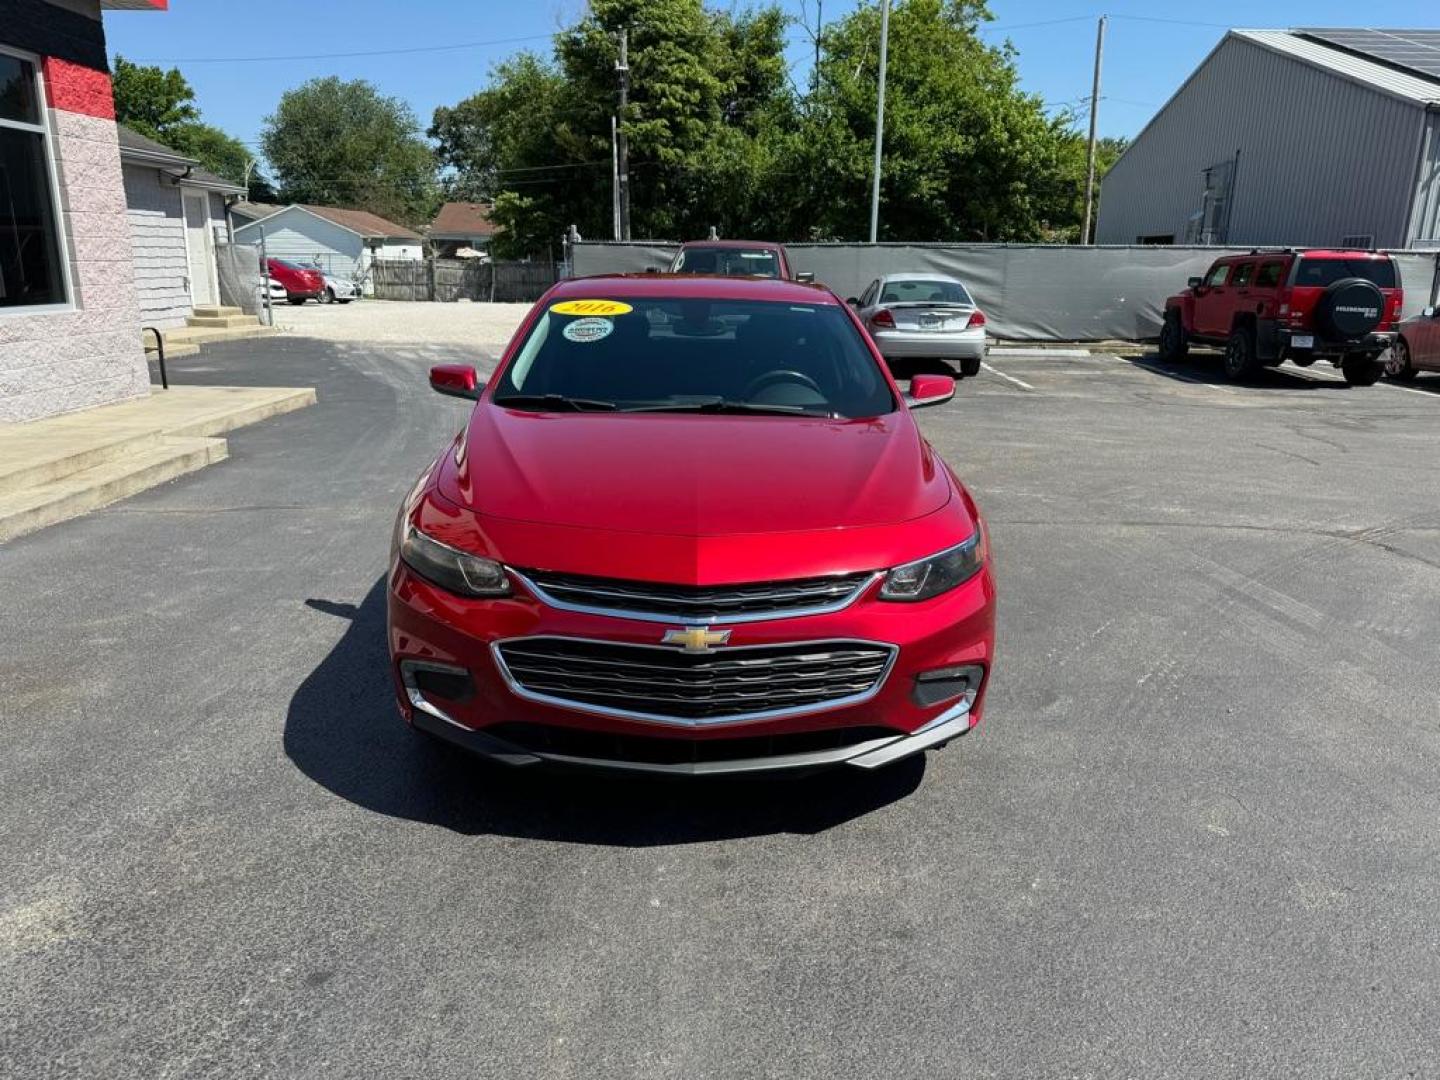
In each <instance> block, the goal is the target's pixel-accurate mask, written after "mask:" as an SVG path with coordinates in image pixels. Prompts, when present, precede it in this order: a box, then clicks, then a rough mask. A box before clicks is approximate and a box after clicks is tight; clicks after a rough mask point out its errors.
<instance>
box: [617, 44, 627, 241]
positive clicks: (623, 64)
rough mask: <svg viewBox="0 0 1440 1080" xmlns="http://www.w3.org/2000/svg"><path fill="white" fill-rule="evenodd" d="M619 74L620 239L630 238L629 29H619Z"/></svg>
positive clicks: (618, 163) (618, 188)
mask: <svg viewBox="0 0 1440 1080" xmlns="http://www.w3.org/2000/svg"><path fill="white" fill-rule="evenodd" d="M615 72H616V74H617V75H619V76H620V112H619V120H618V123H617V125H616V133H615V158H616V166H615V170H616V177H617V179H618V183H617V185H616V190H617V191H618V193H619V198H620V237H619V238H620V239H621V240H629V239H630V146H629V143H628V141H627V140H626V138H625V107H626V105H628V104H629V101H630V29H629V27H623V28H622V29H621V30H620V62H619V63H618V64H616V65H615Z"/></svg>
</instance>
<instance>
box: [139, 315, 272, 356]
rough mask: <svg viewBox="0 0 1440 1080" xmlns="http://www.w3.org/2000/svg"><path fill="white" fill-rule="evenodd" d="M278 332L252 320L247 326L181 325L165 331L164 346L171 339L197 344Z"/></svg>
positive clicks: (168, 345)
mask: <svg viewBox="0 0 1440 1080" xmlns="http://www.w3.org/2000/svg"><path fill="white" fill-rule="evenodd" d="M278 332H279V331H277V330H276V329H275V328H274V327H270V326H261V325H260V324H259V323H257V322H252V323H250V324H249V325H248V326H181V327H177V328H176V329H174V330H166V331H165V348H166V349H167V350H168V349H169V348H170V343H171V342H172V341H173V342H176V343H177V344H181V345H198V344H201V343H202V342H206V341H235V340H239V339H241V338H252V337H264V336H265V335H267V334H274V333H278ZM167 356H168V353H167Z"/></svg>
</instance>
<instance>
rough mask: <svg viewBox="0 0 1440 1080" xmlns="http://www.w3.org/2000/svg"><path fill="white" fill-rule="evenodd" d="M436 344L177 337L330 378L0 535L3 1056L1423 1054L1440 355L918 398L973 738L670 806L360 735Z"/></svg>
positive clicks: (333, 1066) (761, 1063) (1047, 1059)
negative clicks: (978, 583)
mask: <svg viewBox="0 0 1440 1080" xmlns="http://www.w3.org/2000/svg"><path fill="white" fill-rule="evenodd" d="M407 307H408V306H406V305H391V304H385V305H381V304H370V303H368V302H367V303H362V304H360V305H355V306H353V307H352V308H351V309H350V310H348V311H347V310H344V309H341V310H339V311H337V312H331V311H328V310H320V309H316V310H314V311H313V312H312V311H311V310H309V309H305V310H303V311H300V312H296V313H287V314H292V317H295V318H297V319H304V320H311V319H313V320H314V321H315V324H316V325H323V326H324V327H325V328H327V329H329V330H334V329H335V328H337V327H343V326H347V325H349V324H348V323H346V322H344V321H343V320H347V319H354V320H368V319H372V318H373V319H376V320H378V321H379V322H382V323H387V324H388V320H390V319H392V318H394V316H393V315H392V312H402V311H404V310H406V308H407ZM456 310H457V311H464V310H465V309H463V308H457V309H456ZM467 314H468V312H467ZM337 315H338V318H335V316H337ZM475 315H476V318H477V323H476V327H477V331H476V332H477V335H478V334H480V333H482V332H483V331H482V330H480V329H479V328H481V327H486V326H490V325H498V313H491V314H486V313H485V309H483V308H480V307H478V306H477V307H476V309H475ZM487 318H490V319H495V320H496V322H495V323H493V324H492V323H486V322H484V321H483V320H484V319H487ZM397 324H398V325H403V324H404V319H403V317H402V318H401V319H400V320H398V323H397ZM388 332H390V331H389V329H387V333H388ZM475 350H476V346H475V345H474V344H473V343H472V342H471V341H469V340H468V339H467V340H465V341H463V342H461V343H459V344H450V345H446V344H443V343H439V342H435V341H431V342H430V343H428V344H427V343H423V342H421V343H417V342H416V338H415V337H414V336H409V337H404V338H403V344H397V345H375V344H373V343H365V342H356V341H347V340H339V341H318V340H315V339H314V338H313V337H301V336H298V334H295V335H284V336H279V337H274V338H267V339H261V340H257V341H253V342H232V343H224V344H219V345H214V346H207V347H206V349H205V350H203V351H202V353H201V354H200V355H198V356H195V357H190V358H185V359H180V360H177V361H176V362H175V363H174V364H173V367H172V377H173V378H175V379H176V381H177V382H186V381H189V382H214V383H245V382H250V383H261V384H264V383H272V384H273V383H291V384H295V383H313V384H315V385H316V386H317V387H318V388H319V398H320V401H319V404H318V405H317V406H315V407H313V408H311V409H307V410H304V411H302V412H298V413H294V414H291V415H288V416H284V417H279V418H276V419H274V420H271V421H268V422H266V423H264V424H260V425H257V426H255V427H252V428H246V429H242V430H240V431H237V432H235V433H233V434H232V435H231V436H230V451H231V457H230V459H229V460H228V461H227V462H225V463H223V464H221V465H218V466H216V467H214V468H211V469H207V470H205V471H203V472H201V473H198V474H195V475H193V476H189V477H186V478H183V479H181V480H179V481H176V482H174V483H172V484H169V485H167V486H165V487H163V488H160V489H156V490H154V491H151V492H148V493H146V494H144V495H141V496H138V497H136V498H134V499H131V500H129V501H127V502H124V503H122V504H119V505H117V506H115V507H112V508H110V509H107V510H105V511H102V512H100V513H96V514H93V515H91V516H89V517H87V518H84V519H80V520H76V521H71V522H67V523H65V524H63V525H59V526H56V527H54V528H51V529H48V530H45V531H43V532H40V533H37V534H34V535H32V536H28V537H24V538H22V539H21V540H19V541H16V542H13V543H11V544H8V545H6V546H5V547H4V548H0V566H3V567H4V570H5V583H6V592H5V604H4V607H3V609H0V714H3V715H0V740H3V741H0V747H3V753H0V866H3V867H4V872H3V874H0V1062H3V1068H0V1073H3V1074H4V1075H5V1076H7V1077H9V1076H13V1077H17V1078H18V1077H25V1078H30V1077H77V1078H78V1077H86V1078H90V1077H106V1078H107V1080H121V1078H131V1077H134V1078H146V1080H153V1078H169V1077H177V1078H178V1077H184V1078H187V1080H188V1078H219V1077H241V1076H264V1077H347V1078H348V1077H377V1078H386V1080H391V1078H396V1077H405V1078H430V1077H437V1078H438V1077H456V1076H467V1077H468V1076H485V1077H497V1078H506V1080H509V1078H515V1077H536V1078H539V1077H545V1078H550V1077H565V1078H576V1080H592V1078H602V1077H604V1078H608V1077H616V1078H625V1080H633V1078H647V1080H648V1078H657V1080H658V1078H665V1080H669V1078H676V1080H681V1078H683V1080H701V1078H709V1077H716V1078H726V1080H730V1078H743V1077H756V1078H759V1077H783V1078H785V1080H805V1078H812V1077H813V1078H825V1080H830V1078H834V1077H847V1078H848V1077H881V1078H884V1080H901V1078H911V1077H915V1078H926V1080H933V1078H937V1077H967V1078H969V1077H1003V1078H1007V1080H1010V1078H1030V1077H1034V1078H1062V1077H1063V1078H1072V1077H1107V1078H1108V1077H1120V1078H1126V1077H1137V1078H1138V1077H1143V1078H1145V1080H1158V1078H1167V1077H1174V1078H1191V1077H1207V1078H1235V1080H1256V1078H1269V1077H1292V1076H1303V1077H1307V1078H1330V1077H1333V1078H1346V1080H1350V1078H1356V1077H1366V1078H1370V1077H1396V1078H1399V1077H1422V1076H1432V1075H1434V1070H1435V1063H1436V1062H1437V1061H1440V1015H1437V1013H1440V1006H1437V1002H1440V869H1437V867H1440V816H1437V813H1436V806H1437V803H1440V727H1437V723H1436V701H1437V699H1440V669H1437V665H1436V664H1435V642H1436V640H1437V638H1440V470H1437V469H1436V468H1435V460H1436V458H1437V450H1440V434H1437V432H1440V394H1437V391H1440V378H1437V377H1434V376H1422V377H1421V378H1420V379H1419V380H1418V381H1417V382H1416V384H1414V385H1413V386H1411V387H1407V388H1405V389H1398V388H1395V387H1389V386H1378V387H1374V388H1371V389H1367V390H1349V389H1347V388H1345V387H1344V386H1343V385H1342V384H1340V383H1339V382H1338V381H1337V380H1336V379H1335V378H1334V377H1333V376H1332V375H1331V374H1330V373H1329V372H1328V371H1315V370H1314V369H1312V370H1311V371H1308V372H1300V371H1296V370H1290V369H1285V370H1281V371H1278V372H1273V373H1269V374H1267V375H1266V377H1265V379H1264V381H1263V382H1261V383H1260V384H1258V385H1256V386H1251V387H1228V386H1221V385H1217V384H1216V382H1215V373H1216V368H1215V362H1214V361H1210V362H1208V363H1206V362H1202V361H1198V360H1197V361H1195V362H1192V363H1189V364H1185V365H1177V366H1164V365H1160V364H1158V363H1156V362H1155V361H1153V360H1147V359H1140V360H1136V361H1125V360H1120V359H1117V358H1114V357H1105V356H1097V357H1063V358H1062V357H1057V358H1044V357H1033V356H1026V357H1020V356H1006V357H1004V358H998V357H996V358H992V360H991V366H992V369H993V370H989V371H986V372H984V373H983V374H982V375H981V376H980V377H979V378H977V379H975V380H967V381H966V382H965V383H964V384H963V386H962V389H961V391H960V393H959V394H958V395H957V397H956V398H955V400H954V401H952V402H950V403H948V404H946V405H944V406H941V407H938V408H935V409H929V410H926V411H925V412H924V413H922V414H920V415H921V417H922V425H923V426H924V428H925V430H926V432H927V434H928V435H929V437H930V438H931V440H932V441H933V442H934V444H935V445H936V447H937V449H938V450H939V451H940V452H941V453H942V454H943V455H944V456H945V457H946V458H947V459H948V460H949V461H951V462H952V463H953V464H954V465H955V467H956V468H957V470H958V471H959V473H960V474H961V476H963V477H964V478H965V479H966V480H967V481H968V482H969V483H970V484H971V486H972V488H973V490H974V491H975V493H976V495H977V497H978V499H979V500H980V502H981V504H982V506H983V507H984V508H985V511H986V513H987V516H988V518H989V521H990V525H991V529H992V534H993V544H994V552H995V556H994V557H995V562H996V568H997V579H998V582H999V588H1000V609H999V615H1000V626H999V649H998V667H997V671H996V681H995V684H994V688H993V691H992V696H991V698H990V702H989V707H988V709H987V713H986V723H985V728H984V730H983V731H981V732H979V733H977V734H974V735H971V736H969V737H967V738H965V739H963V740H960V741H958V742H956V743H955V744H953V745H951V746H950V747H949V748H948V749H946V750H945V751H943V752H942V753H939V754H934V755H931V756H930V757H928V758H926V759H923V760H919V761H912V762H909V763H906V764H903V765H901V766H899V767H897V768H894V769H891V770H887V771H884V772H882V773H880V774H878V775H875V776H859V777H857V776H855V775H853V774H850V773H843V774H833V775H827V776H819V777H814V778H810V779H806V780H802V781H799V782H796V781H794V780H783V781H754V780H751V781H734V782H722V783H712V784H675V783H668V784H667V783H654V782H643V781H614V780H601V779H591V778H576V777H571V776H560V775H537V774H533V773H528V772H527V773H522V774H508V773H504V772H499V771H496V770H495V769H493V768H486V767H481V766H479V765H478V764H476V763H472V762H469V761H467V760H464V759H463V758H457V757H455V756H453V755H449V754H445V753H437V752H436V751H435V750H434V749H433V748H432V747H430V746H429V745H428V744H427V743H426V742H425V741H424V740H421V739H419V738H416V737H413V736H412V735H411V734H410V733H409V732H408V731H407V730H406V729H405V728H404V727H403V725H402V724H401V723H400V722H399V721H398V719H397V718H396V715H395V711H394V707H393V704H392V702H391V700H390V691H389V688H388V682H387V676H386V673H385V646H384V640H383V628H384V583H383V577H382V575H383V573H384V568H385V558H386V549H387V545H388V540H389V530H390V527H391V523H392V519H393V518H392V516H393V513H394V510H395V507H396V505H397V504H398V502H399V499H400V497H401V494H402V492H403V491H404V490H405V488H406V487H407V486H408V484H409V483H410V482H411V480H412V479H413V477H414V476H415V474H416V473H417V472H418V471H419V470H420V469H421V468H422V467H423V466H424V465H425V464H426V463H427V462H428V461H429V460H430V459H431V458H432V457H433V455H434V454H435V453H436V451H437V449H438V448H439V447H441V446H442V445H443V444H444V442H445V440H446V439H448V438H449V436H450V435H451V434H452V433H453V432H454V431H455V429H456V428H457V427H458V426H459V424H460V423H462V421H463V417H464V415H465V406H464V405H463V403H460V402H456V401H453V400H452V399H448V398H442V397H439V396H437V395H435V394H432V393H430V392H429V391H428V389H427V388H426V386H425V379H424V367H425V365H426V364H428V363H434V362H439V361H442V360H451V361H463V360H466V359H470V358H473V357H474V354H475ZM577 467H583V462H578V463H577Z"/></svg>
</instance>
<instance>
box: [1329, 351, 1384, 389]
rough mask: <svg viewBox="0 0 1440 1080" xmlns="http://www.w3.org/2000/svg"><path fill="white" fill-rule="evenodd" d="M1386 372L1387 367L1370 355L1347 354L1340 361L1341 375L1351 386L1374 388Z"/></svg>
mask: <svg viewBox="0 0 1440 1080" xmlns="http://www.w3.org/2000/svg"><path fill="white" fill-rule="evenodd" d="M1384 371H1385V365H1384V364H1382V363H1380V360H1379V359H1378V358H1377V357H1374V356H1371V355H1370V354H1369V353H1346V354H1345V359H1344V360H1342V361H1340V374H1342V375H1344V376H1345V381H1346V382H1347V383H1349V384H1350V385H1351V386H1374V385H1375V383H1376V382H1377V381H1378V380H1379V378H1380V376H1381V375H1382V374H1383V373H1384Z"/></svg>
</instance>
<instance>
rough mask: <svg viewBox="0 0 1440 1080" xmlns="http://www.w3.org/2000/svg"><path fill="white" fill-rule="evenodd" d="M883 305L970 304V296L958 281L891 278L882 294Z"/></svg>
mask: <svg viewBox="0 0 1440 1080" xmlns="http://www.w3.org/2000/svg"><path fill="white" fill-rule="evenodd" d="M880 303H882V304H969V303H972V301H971V299H970V294H969V293H968V292H966V291H965V286H964V285H961V284H960V282H958V281H934V280H931V281H926V280H923V279H914V280H904V279H895V278H891V279H890V280H889V281H887V282H885V288H884V291H882V292H881V293H880Z"/></svg>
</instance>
